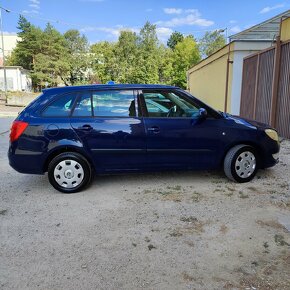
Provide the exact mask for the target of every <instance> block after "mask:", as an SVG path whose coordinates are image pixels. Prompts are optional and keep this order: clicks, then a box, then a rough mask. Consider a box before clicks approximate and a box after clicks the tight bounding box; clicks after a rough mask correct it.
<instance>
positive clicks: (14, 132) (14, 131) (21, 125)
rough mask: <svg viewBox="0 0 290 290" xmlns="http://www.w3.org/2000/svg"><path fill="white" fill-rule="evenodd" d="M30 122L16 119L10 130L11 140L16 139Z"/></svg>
mask: <svg viewBox="0 0 290 290" xmlns="http://www.w3.org/2000/svg"><path fill="white" fill-rule="evenodd" d="M27 126H28V123H26V122H22V121H14V122H13V124H12V127H11V131H10V142H11V143H12V142H14V141H16V140H17V139H18V138H19V137H20V136H21V134H22V133H23V132H24V131H25V129H26V128H27Z"/></svg>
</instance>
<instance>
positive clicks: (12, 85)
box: [0, 67, 31, 91]
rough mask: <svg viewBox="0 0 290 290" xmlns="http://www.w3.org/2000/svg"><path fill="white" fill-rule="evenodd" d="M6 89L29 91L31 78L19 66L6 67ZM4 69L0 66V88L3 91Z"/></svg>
mask: <svg viewBox="0 0 290 290" xmlns="http://www.w3.org/2000/svg"><path fill="white" fill-rule="evenodd" d="M6 79H7V90H8V91H31V78H30V77H29V75H28V72H27V71H25V70H23V69H22V68H21V67H6ZM4 89H5V88H4V70H3V67H0V90H2V91H4Z"/></svg>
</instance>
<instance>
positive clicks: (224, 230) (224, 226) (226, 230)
mask: <svg viewBox="0 0 290 290" xmlns="http://www.w3.org/2000/svg"><path fill="white" fill-rule="evenodd" d="M228 230H229V229H228V227H227V226H226V225H221V227H220V232H221V233H222V234H226V233H227V232H228Z"/></svg>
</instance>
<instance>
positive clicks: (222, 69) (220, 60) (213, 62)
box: [188, 43, 234, 111]
mask: <svg viewBox="0 0 290 290" xmlns="http://www.w3.org/2000/svg"><path fill="white" fill-rule="evenodd" d="M233 49H234V43H231V46H230V50H231V51H233ZM228 52H229V45H227V46H225V47H223V48H222V49H220V50H219V51H217V52H216V53H215V54H213V55H211V56H209V57H208V58H206V59H204V60H202V61H201V62H200V63H198V64H197V65H195V66H194V67H193V68H191V69H190V70H189V71H188V89H189V91H190V93H191V94H192V95H194V96H195V97H197V98H199V99H201V100H202V101H204V102H205V103H207V104H208V105H210V106H212V107H213V108H215V109H217V110H222V111H224V104H225V87H226V70H227V58H228ZM230 58H231V59H232V58H233V53H232V52H231V53H230ZM231 84H232V65H230V70H229V94H230V92H231ZM230 107H231V99H230V98H229V99H228V109H230Z"/></svg>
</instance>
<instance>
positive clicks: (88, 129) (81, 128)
mask: <svg viewBox="0 0 290 290" xmlns="http://www.w3.org/2000/svg"><path fill="white" fill-rule="evenodd" d="M79 129H80V130H84V131H90V130H93V127H92V126H91V125H89V124H85V125H83V126H81V127H79Z"/></svg>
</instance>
